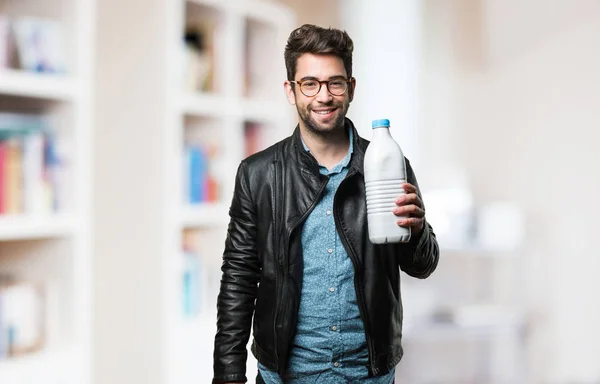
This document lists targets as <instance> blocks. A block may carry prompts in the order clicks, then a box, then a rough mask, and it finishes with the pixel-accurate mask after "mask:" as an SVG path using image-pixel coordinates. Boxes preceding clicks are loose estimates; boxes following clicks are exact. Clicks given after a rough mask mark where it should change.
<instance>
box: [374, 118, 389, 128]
mask: <svg viewBox="0 0 600 384" xmlns="http://www.w3.org/2000/svg"><path fill="white" fill-rule="evenodd" d="M372 126H373V128H380V127H386V128H389V127H390V121H389V120H388V119H379V120H373V125H372Z"/></svg>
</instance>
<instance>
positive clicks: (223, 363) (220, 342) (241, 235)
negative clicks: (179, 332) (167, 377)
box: [213, 162, 260, 384]
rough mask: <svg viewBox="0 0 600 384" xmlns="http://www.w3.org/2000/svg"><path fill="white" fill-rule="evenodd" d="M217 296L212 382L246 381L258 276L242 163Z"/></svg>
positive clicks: (249, 197) (251, 211)
mask: <svg viewBox="0 0 600 384" xmlns="http://www.w3.org/2000/svg"><path fill="white" fill-rule="evenodd" d="M229 215H230V222H229V228H228V230H227V239H226V241H225V251H224V253H223V264H222V267H221V270H222V278H221V289H220V292H219V296H218V299H217V334H216V336H215V346H214V356H213V357H214V366H213V369H214V378H213V383H215V384H216V383H224V382H246V381H247V378H246V359H247V357H248V351H247V348H246V346H247V344H248V339H249V337H250V329H251V325H252V315H253V313H254V302H255V299H256V295H257V287H258V281H259V279H260V263H259V261H258V257H257V251H256V211H255V207H254V203H253V201H252V195H251V191H250V186H249V182H248V171H247V165H246V163H245V162H242V163H241V164H240V166H239V168H238V172H237V176H236V181H235V190H234V194H233V200H232V203H231V207H230V209H229Z"/></svg>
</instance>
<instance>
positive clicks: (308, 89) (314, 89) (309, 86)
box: [300, 80, 321, 97]
mask: <svg viewBox="0 0 600 384" xmlns="http://www.w3.org/2000/svg"><path fill="white" fill-rule="evenodd" d="M319 88H321V87H320V83H319V82H318V81H313V80H306V81H305V82H303V83H302V85H301V86H300V90H301V91H302V93H304V95H305V96H308V97H311V96H314V95H316V94H317V93H319Z"/></svg>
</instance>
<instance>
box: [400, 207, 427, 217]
mask: <svg viewBox="0 0 600 384" xmlns="http://www.w3.org/2000/svg"><path fill="white" fill-rule="evenodd" d="M393 212H394V215H396V216H410V217H416V218H422V217H425V211H424V210H423V208H421V207H419V206H417V205H415V204H410V205H402V206H399V207H396V208H394V211H393Z"/></svg>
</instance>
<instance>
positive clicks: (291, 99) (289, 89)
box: [283, 80, 296, 105]
mask: <svg viewBox="0 0 600 384" xmlns="http://www.w3.org/2000/svg"><path fill="white" fill-rule="evenodd" d="M283 89H284V91H285V96H286V97H287V99H288V103H290V105H296V93H294V86H293V85H292V83H290V82H289V81H287V80H286V81H285V82H284V83H283Z"/></svg>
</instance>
